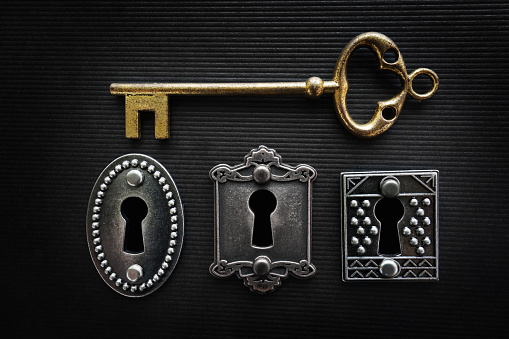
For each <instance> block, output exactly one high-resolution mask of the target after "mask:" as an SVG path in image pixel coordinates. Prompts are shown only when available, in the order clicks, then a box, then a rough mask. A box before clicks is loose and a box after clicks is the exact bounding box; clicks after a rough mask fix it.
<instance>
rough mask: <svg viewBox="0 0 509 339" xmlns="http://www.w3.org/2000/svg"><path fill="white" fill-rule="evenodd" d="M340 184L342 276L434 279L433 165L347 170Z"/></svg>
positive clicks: (435, 192) (435, 181)
mask: <svg viewBox="0 0 509 339" xmlns="http://www.w3.org/2000/svg"><path fill="white" fill-rule="evenodd" d="M341 185H342V193H343V201H342V224H343V226H342V237H343V280H344V281H359V280H364V281H367V280H384V281H437V280H438V171H435V170H430V171H393V172H347V173H342V174H341ZM384 208H388V209H390V210H381V209H384ZM399 213H401V214H399ZM382 214H383V215H384V216H385V215H387V216H389V218H395V219H393V221H394V222H393V223H392V224H390V223H387V224H386V225H387V226H385V225H384V223H383V222H381V220H380V219H383V218H382V217H381V216H382ZM384 218H385V217H384ZM392 228H393V231H394V232H393V233H392V235H393V238H392V241H393V245H394V244H395V245H396V250H395V251H393V252H396V253H384V250H382V242H383V241H381V240H391V239H387V236H390V235H391V234H389V233H391V232H392V230H391V229H392ZM384 232H385V238H384V239H382V237H384ZM393 245H391V246H392V247H393V248H394V246H393ZM384 247H387V246H384ZM388 251H389V252H391V250H390V249H389V250H388Z"/></svg>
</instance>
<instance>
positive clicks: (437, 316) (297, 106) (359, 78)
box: [0, 1, 509, 338]
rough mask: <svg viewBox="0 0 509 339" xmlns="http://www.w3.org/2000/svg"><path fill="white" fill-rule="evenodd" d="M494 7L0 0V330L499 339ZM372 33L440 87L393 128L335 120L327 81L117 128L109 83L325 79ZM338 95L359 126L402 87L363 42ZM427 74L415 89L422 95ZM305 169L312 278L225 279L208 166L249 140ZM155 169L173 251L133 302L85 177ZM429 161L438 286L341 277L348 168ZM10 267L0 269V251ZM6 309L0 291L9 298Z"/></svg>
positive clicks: (504, 164) (498, 77)
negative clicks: (434, 187)
mask: <svg viewBox="0 0 509 339" xmlns="http://www.w3.org/2000/svg"><path fill="white" fill-rule="evenodd" d="M508 20H509V5H508V4H507V1H490V2H487V3H475V2H470V1H469V2H467V1H419V2H415V1H382V2H371V1H361V2H346V1H345V2H339V1H338V2H332V1H315V2H286V1H260V2H244V1H238V2H236V1H235V2H234V1H223V2H216V3H209V2H184V3H181V4H178V3H173V2H165V3H159V2H141V1H140V2H134V3H125V4H110V3H104V2H95V3H92V2H87V3H86V5H85V4H83V5H72V4H64V3H62V4H60V3H49V2H44V3H43V2H34V3H25V2H23V3H21V2H20V3H18V2H13V3H12V4H6V3H3V4H2V10H1V12H0V33H1V40H0V42H1V47H0V64H1V74H2V82H1V92H0V93H1V94H0V100H1V101H0V107H1V108H0V109H1V112H2V120H1V121H2V122H1V124H0V126H1V133H0V142H1V146H2V147H1V155H2V162H3V166H2V172H1V174H2V175H1V178H2V180H3V183H2V184H1V188H2V195H1V196H2V198H1V199H2V200H1V206H2V207H1V209H0V213H1V214H0V215H1V216H2V222H1V225H2V236H1V237H0V238H1V239H2V241H1V243H2V249H3V253H4V267H3V270H2V272H3V285H2V286H3V295H4V297H3V298H2V299H3V303H2V304H3V305H2V306H3V309H4V311H3V312H2V313H3V316H2V323H3V326H2V332H3V333H7V334H8V336H9V337H12V336H14V335H23V336H27V335H38V336H42V335H45V334H57V335H58V336H59V337H66V336H70V335H73V336H80V337H81V336H85V335H93V336H99V337H103V336H104V337H115V338H118V337H120V336H122V335H123V334H131V335H137V336H138V337H139V336H143V337H149V336H150V337H154V338H155V337H188V336H204V337H247V336H257V337H272V336H277V337H284V336H297V337H318V336H329V337H345V338H351V337H360V338H368V337H375V338H393V337H401V338H414V337H437V336H440V337H445V336H450V337H477V338H479V337H481V334H482V335H483V336H484V337H497V336H500V335H501V333H502V331H503V330H506V329H507V320H506V318H507V315H508V309H507V303H508V302H509V298H508V293H507V278H508V275H507V268H506V267H505V265H507V260H506V258H507V243H508V240H509V237H508V232H507V220H508V217H509V212H508V209H507V199H508V198H509V195H508V194H507V190H508V189H509V180H508V169H509V166H508V165H509V152H508V142H509V137H508V136H507V133H508V128H509V115H508V114H507V106H508V104H509V96H508V90H509V80H508V78H509V70H508V67H507V64H508V62H509V57H508V55H509V39H508V38H509V34H508V28H509V25H508V22H509V21H508ZM366 31H379V32H381V33H384V34H386V35H388V36H389V37H390V38H391V39H393V40H394V41H395V42H396V44H397V45H398V47H399V48H400V50H401V52H402V55H403V57H404V59H405V62H406V65H407V68H408V69H409V70H410V71H411V70H414V69H415V68H418V67H429V68H431V69H433V70H435V71H436V73H438V75H439V76H440V88H439V90H438V92H437V93H436V94H435V96H434V97H433V98H431V99H429V100H427V101H423V102H421V103H418V102H416V101H415V100H413V99H411V98H408V99H407V103H406V104H405V107H404V110H403V113H402V114H401V116H400V118H399V119H398V121H397V122H396V123H395V125H394V126H393V127H392V128H391V129H390V130H389V131H388V132H387V133H385V134H384V135H382V136H380V137H378V138H376V139H371V140H360V139H358V138H356V137H354V136H352V135H350V134H348V133H347V131H346V130H345V129H344V128H343V127H342V125H341V124H340V122H339V120H338V119H337V118H336V116H335V113H334V108H333V104H332V98H331V97H330V96H324V98H322V99H320V100H319V101H308V100H306V99H305V98H300V97H266V98H255V97H245V98H238V97H237V98H236V97H225V98H217V97H202V98H189V97H188V98H182V97H180V98H171V102H170V109H171V115H170V121H171V132H170V133H171V138H170V139H169V140H167V141H157V140H155V139H154V138H153V117H150V116H149V115H147V116H146V117H144V125H143V130H142V133H143V138H142V139H141V140H128V139H125V138H124V99H123V98H122V97H115V96H112V95H110V94H109V85H110V84H111V83H112V82H182V81H189V82H191V81H193V82H196V81H203V82H214V81H222V82H226V81H253V82H254V81H294V80H295V81H303V80H305V79H307V78H308V77H309V76H311V75H316V76H320V77H322V78H323V79H324V80H329V79H330V78H331V77H332V72H333V69H334V65H335V62H336V59H337V57H338V56H339V53H340V52H341V49H342V48H343V47H344V46H345V45H346V44H347V43H348V42H349V41H350V40H351V39H352V38H353V37H355V36H356V35H357V34H359V33H362V32H366ZM356 57H357V58H356V59H355V60H354V61H353V62H352V65H351V66H352V67H351V69H350V73H349V74H350V77H351V86H352V87H351V92H350V93H349V94H350V95H349V101H348V105H349V108H350V109H351V111H352V112H353V114H354V116H355V117H357V118H358V119H359V120H363V119H364V120H367V119H369V116H370V115H371V112H373V111H374V107H375V106H374V105H375V104H376V102H377V101H378V100H380V99H384V98H387V97H390V96H391V94H393V93H395V92H396V91H397V81H394V78H393V77H392V76H391V75H386V74H382V75H380V74H379V73H378V72H377V71H376V69H375V66H374V57H373V56H371V54H370V53H369V52H365V51H364V52H363V51H362V50H359V52H358V53H357V54H356ZM425 86H426V84H425V82H423V84H422V91H424V88H425ZM261 144H263V145H266V146H268V147H271V148H275V149H276V150H277V151H278V152H279V153H280V154H281V155H282V156H283V160H284V161H285V162H286V163H288V164H292V165H297V164H300V163H306V164H309V165H311V166H313V167H314V168H315V169H316V170H317V171H318V179H317V180H316V181H315V184H314V200H313V242H312V243H313V250H312V255H313V259H312V260H313V263H314V264H315V265H316V267H317V270H318V272H317V275H316V276H315V277H313V278H312V279H309V280H298V279H295V278H291V279H287V280H285V281H284V282H283V285H282V286H281V287H279V288H278V289H277V290H276V292H275V293H271V294H269V295H265V296H260V295H256V294H253V293H251V292H249V290H248V289H247V288H246V287H244V286H243V284H242V282H241V281H240V280H238V279H236V278H233V277H232V278H230V279H225V280H219V279H216V278H214V277H212V276H211V275H210V274H209V272H208V267H209V265H210V264H211V263H212V260H213V222H214V221H213V196H212V192H213V186H212V182H211V180H210V179H209V178H208V171H209V170H210V169H211V168H212V167H213V166H214V165H216V164H218V163H228V164H237V163H240V162H241V161H242V159H243V157H244V155H245V154H246V153H247V152H248V151H249V150H251V149H252V148H255V147H257V146H259V145H261ZM130 152H140V153H145V154H148V155H150V156H153V157H155V158H156V159H157V160H158V161H160V162H161V163H162V164H164V165H165V166H166V168H167V169H168V170H169V171H170V173H171V174H172V176H173V179H174V180H175V182H176V183H177V186H178V188H179V190H180V193H181V197H182V200H183V202H184V205H185V218H186V221H185V222H186V224H185V227H186V235H185V243H184V248H183V251H182V255H181V257H180V261H179V263H178V265H177V267H176V269H175V271H174V273H173V275H172V276H171V277H170V278H169V279H168V281H167V282H166V284H165V285H164V286H163V287H162V288H161V289H159V290H158V291H156V292H155V293H154V294H152V295H150V296H148V297H146V298H142V299H136V300H134V299H128V298H125V297H123V296H121V295H118V294H117V293H115V292H114V291H112V290H111V289H110V288H109V287H107V286H106V285H105V284H104V283H103V282H102V280H101V278H100V277H99V275H98V274H97V272H96V271H95V268H94V265H93V264H92V261H91V260H90V256H89V253H88V248H87V244H86V235H85V216H86V211H87V202H88V197H89V194H90V191H91V189H92V187H93V185H94V182H95V180H96V178H97V176H98V175H99V173H100V172H101V171H102V169H103V168H104V167H105V166H106V165H107V164H109V162H110V161H111V160H113V159H114V158H116V157H118V156H120V155H122V154H125V153H130ZM404 169H438V170H440V190H441V191H440V281H439V282H438V283H407V284H405V283H394V284H392V283H348V284H347V283H343V282H341V260H340V249H341V243H340V224H339V222H340V190H339V179H340V172H342V171H352V170H404ZM5 263H7V265H5ZM6 302H7V303H6Z"/></svg>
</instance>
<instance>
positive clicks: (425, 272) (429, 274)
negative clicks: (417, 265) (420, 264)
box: [419, 270, 433, 278]
mask: <svg viewBox="0 0 509 339" xmlns="http://www.w3.org/2000/svg"><path fill="white" fill-rule="evenodd" d="M425 275H427V276H428V277H429V278H432V277H433V275H432V274H431V273H429V272H428V271H426V270H424V271H422V272H421V273H420V274H419V277H423V276H425Z"/></svg>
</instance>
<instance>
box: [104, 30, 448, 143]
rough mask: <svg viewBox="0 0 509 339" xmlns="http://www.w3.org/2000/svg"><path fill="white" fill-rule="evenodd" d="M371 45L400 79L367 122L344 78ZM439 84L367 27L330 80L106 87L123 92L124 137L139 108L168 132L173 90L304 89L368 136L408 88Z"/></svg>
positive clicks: (160, 133)
mask: <svg viewBox="0 0 509 339" xmlns="http://www.w3.org/2000/svg"><path fill="white" fill-rule="evenodd" d="M360 46H367V47H369V48H370V49H371V50H372V51H373V53H375V55H376V57H377V58H378V61H379V68H380V69H384V70H388V71H391V72H394V73H396V74H397V76H398V77H399V78H400V80H401V84H402V87H401V91H400V92H399V93H398V94H397V95H396V96H395V97H393V98H392V99H389V100H385V101H379V102H378V104H377V108H376V111H375V114H374V115H373V117H372V118H371V120H370V121H368V122H367V123H365V124H358V123H356V122H355V121H354V120H353V119H352V117H351V116H350V114H349V113H348V110H347V108H346V93H347V92H348V80H347V77H346V66H347V63H348V60H349V58H350V56H351V55H352V53H353V52H354V50H355V49H357V48H358V47H360ZM386 52H390V53H394V55H395V61H393V62H388V61H386V60H384V55H385V53H386ZM419 74H425V75H427V76H429V77H430V78H431V81H432V88H431V90H430V91H429V92H427V93H425V94H418V93H416V92H415V91H414V89H413V88H412V82H413V80H414V78H415V77H416V76H417V75H419ZM437 89H438V76H437V74H436V73H435V72H433V71H432V70H430V69H428V68H418V69H416V70H415V71H413V72H412V73H410V75H409V74H408V73H407V71H406V67H405V63H404V62H403V58H402V56H401V53H400V51H399V49H398V47H397V46H396V44H395V43H394V42H393V41H392V40H391V39H389V38H388V37H387V36H385V35H383V34H381V33H376V32H368V33H363V34H360V35H358V36H357V37H355V38H354V39H353V40H352V41H350V42H349V43H348V45H346V47H345V48H344V49H343V51H342V52H341V55H340V56H339V59H338V61H337V63H336V67H335V68H334V75H333V77H332V80H331V81H322V79H320V78H318V77H311V78H309V79H307V81H303V82H267V83H208V84H207V83H152V84H111V86H110V92H111V94H114V95H125V97H126V99H125V129H126V137H127V138H133V139H139V138H140V122H139V112H140V111H153V112H154V113H155V137H156V139H167V138H168V137H169V122H168V114H169V111H168V105H169V98H168V96H171V95H305V96H306V97H307V98H309V99H318V98H319V97H321V96H322V94H324V93H325V94H333V95H334V103H335V108H336V113H337V114H338V117H339V119H340V120H341V122H342V123H343V125H344V126H345V127H346V129H347V130H348V131H350V132H351V133H353V134H354V135H356V136H358V137H361V138H371V137H375V136H377V135H380V134H382V133H384V132H385V131H386V130H387V129H388V128H389V127H391V126H392V124H394V122H395V121H396V119H397V118H398V116H399V113H400V112H401V108H402V107H403V103H404V102H405V97H406V95H407V93H409V94H410V95H411V96H412V97H414V98H415V99H417V100H419V101H421V100H424V99H428V98H430V97H431V96H432V95H433V94H434V93H435V92H436V91H437ZM385 110H391V111H392V114H391V118H390V119H386V118H384V116H383V115H384V114H383V112H384V111H385Z"/></svg>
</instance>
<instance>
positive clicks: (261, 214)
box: [249, 190, 277, 247]
mask: <svg viewBox="0 0 509 339" xmlns="http://www.w3.org/2000/svg"><path fill="white" fill-rule="evenodd" d="M276 205H277V200H276V197H275V196H274V194H273V193H272V192H270V191H267V190H258V191H256V192H254V193H253V194H252V195H251V197H250V198H249V208H250V209H251V211H252V212H253V213H254V215H255V217H254V226H253V239H252V245H253V246H257V247H270V246H273V245H274V241H273V240H272V225H271V223H270V215H271V214H272V212H274V210H275V209H276Z"/></svg>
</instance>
